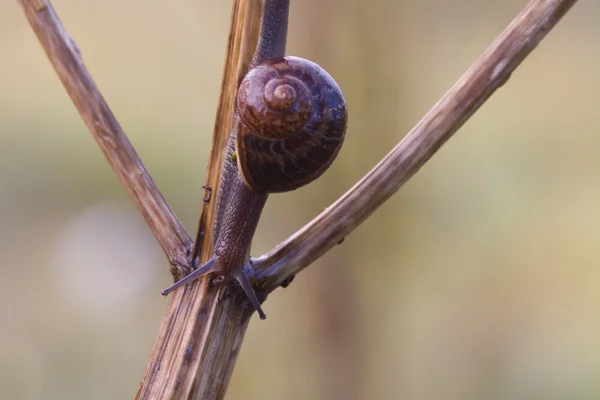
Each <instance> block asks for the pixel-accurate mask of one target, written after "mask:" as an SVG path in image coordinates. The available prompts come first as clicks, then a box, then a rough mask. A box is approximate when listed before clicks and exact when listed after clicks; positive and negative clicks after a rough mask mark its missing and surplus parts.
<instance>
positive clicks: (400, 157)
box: [247, 0, 577, 292]
mask: <svg viewBox="0 0 600 400" xmlns="http://www.w3.org/2000/svg"><path fill="white" fill-rule="evenodd" d="M576 2H577V0H533V1H531V2H530V3H529V4H528V5H527V6H526V7H525V9H524V10H523V11H522V12H521V13H520V14H519V15H518V16H517V17H516V18H515V19H514V20H513V21H512V22H511V24H510V25H509V26H508V27H507V28H506V29H505V30H504V32H502V34H501V35H500V36H499V37H498V38H497V39H496V40H495V41H494V43H492V45H491V46H490V47H489V48H488V49H487V50H486V51H485V52H484V53H483V54H482V55H481V57H479V59H478V60H477V61H475V63H474V64H473V65H472V66H471V68H469V70H468V71H467V72H466V73H465V74H464V75H463V76H462V77H461V78H460V79H459V80H458V82H456V84H455V85H454V86H453V87H452V88H451V89H450V90H449V91H448V92H447V93H446V95H444V97H442V99H441V100H440V101H439V102H438V103H437V104H436V105H435V106H434V107H433V108H432V109H431V110H430V111H429V112H428V113H427V114H426V115H425V116H424V117H423V119H422V120H421V121H420V122H419V123H418V124H417V125H416V126H415V127H414V128H413V129H412V130H411V131H410V133H409V134H408V135H406V137H405V138H404V139H403V140H402V141H401V142H400V143H399V144H398V145H397V146H396V147H395V148H394V149H393V150H392V151H391V152H390V153H389V154H388V155H387V156H386V157H385V158H384V159H383V160H381V161H380V162H379V164H377V166H375V168H373V169H372V170H371V171H370V172H369V173H368V174H367V175H366V176H364V177H363V178H362V179H361V180H360V181H359V182H358V183H357V184H356V185H354V187H352V188H351V189H350V190H348V191H347V192H346V193H345V194H344V195H343V196H342V197H341V198H339V199H338V200H337V201H336V202H335V203H333V204H332V205H331V206H330V207H328V208H327V209H326V210H325V211H324V212H323V213H321V215H319V216H318V217H316V218H315V219H313V220H312V221H311V222H309V223H308V224H307V225H306V226H304V227H303V228H302V229H300V230H299V231H298V232H296V233H295V234H294V235H292V236H291V237H289V238H288V239H286V240H285V241H284V242H282V243H281V244H280V245H278V246H277V247H276V248H275V249H273V250H272V251H270V252H269V253H267V254H266V255H264V256H262V257H260V258H257V259H254V260H252V266H248V268H247V269H248V270H249V271H252V272H253V273H254V277H255V278H258V279H260V280H261V283H260V286H261V287H262V289H263V290H265V291H267V292H269V291H272V290H274V289H276V288H277V287H278V286H279V285H281V283H282V282H284V281H285V279H286V278H288V277H289V276H292V275H293V274H296V273H298V272H300V271H301V270H302V269H304V268H306V267H307V266H308V265H310V264H311V263H312V262H313V261H314V260H316V259H317V258H319V257H320V256H321V255H323V254H324V253H325V252H326V251H328V250H329V249H331V248H332V247H334V246H335V245H336V244H337V243H339V242H340V241H341V240H342V239H343V238H344V237H346V236H347V235H348V234H349V233H351V232H352V231H353V230H354V229H355V228H356V227H358V226H359V225H360V224H361V223H362V222H363V221H364V220H365V219H366V218H367V217H368V216H369V215H371V214H372V213H373V212H374V211H375V210H376V209H377V208H378V207H379V206H380V205H382V204H383V203H384V202H385V201H386V200H387V199H389V198H390V197H391V196H392V195H393V194H394V193H395V192H396V191H397V190H398V189H400V187H402V185H403V184H404V183H405V182H406V181H407V180H408V179H410V177H412V176H413V175H414V174H415V173H416V172H417V171H418V170H419V168H421V167H422V166H423V165H424V164H425V162H427V160H429V158H431V156H432V155H433V154H435V152H436V151H437V150H438V149H439V148H440V147H441V146H442V145H443V144H444V143H445V142H446V141H447V140H448V139H449V138H450V137H451V136H452V135H453V134H454V133H455V132H456V131H457V130H458V129H459V128H460V127H461V126H462V125H463V124H464V123H465V122H466V121H467V120H468V119H469V117H471V115H473V114H474V113H475V111H477V110H478V109H479V107H481V105H482V104H483V103H484V102H485V101H486V100H487V99H488V98H489V97H490V96H491V95H492V94H493V93H494V91H496V89H498V88H499V87H500V86H502V85H503V84H504V83H506V81H507V80H508V78H509V77H510V74H511V73H512V72H513V71H514V70H515V69H516V68H517V67H518V66H519V64H520V63H521V61H523V60H524V59H525V57H527V55H528V54H529V53H530V52H531V51H532V50H533V49H534V48H535V47H536V46H537V45H538V43H539V42H540V41H541V40H542V39H543V38H544V36H546V34H547V33H548V32H549V31H550V30H551V29H552V28H553V27H554V25H556V23H557V22H558V21H559V20H560V19H561V17H562V16H564V15H565V14H566V12H567V11H568V10H569V9H570V8H571V6H573V4H575V3H576Z"/></svg>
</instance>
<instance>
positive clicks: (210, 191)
mask: <svg viewBox="0 0 600 400" xmlns="http://www.w3.org/2000/svg"><path fill="white" fill-rule="evenodd" d="M202 189H204V190H206V191H207V192H208V194H207V195H206V197H204V198H203V199H202V201H203V202H205V203H208V202H209V201H210V199H211V197H212V186H210V185H202Z"/></svg>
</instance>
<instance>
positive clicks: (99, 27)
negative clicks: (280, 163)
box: [0, 0, 600, 400]
mask: <svg viewBox="0 0 600 400" xmlns="http://www.w3.org/2000/svg"><path fill="white" fill-rule="evenodd" d="M292 3H293V4H292V14H291V21H290V34H289V45H288V53H289V54H294V55H298V56H302V57H305V58H309V59H312V60H314V61H316V62H318V63H320V64H321V65H323V66H324V67H325V68H326V69H327V70H329V72H330V73H331V74H332V75H333V76H334V77H335V78H336V79H337V80H338V82H339V84H340V86H341V87H342V89H343V90H344V92H345V94H346V97H347V101H348V105H349V109H350V125H349V129H348V133H347V140H346V143H345V145H344V148H343V150H342V152H341V154H340V156H339V158H338V159H337V161H336V162H335V163H334V165H333V166H332V167H331V169H330V170H329V171H328V172H327V173H326V174H325V175H324V176H323V177H322V179H320V180H319V181H317V182H315V183H314V184H311V185H310V186H309V187H306V188H303V189H301V190H298V191H296V192H293V193H289V194H280V195H276V196H272V198H271V199H270V200H269V203H268V205H267V209H266V211H265V213H264V217H263V219H262V221H261V224H260V226H259V231H258V235H257V237H256V239H255V244H254V250H253V254H254V255H260V254H262V253H263V252H265V251H267V250H269V249H270V248H272V247H273V246H274V245H275V244H277V243H278V242H279V241H281V240H283V239H284V238H285V237H287V235H289V234H291V233H293V232H294V231H295V230H296V229H298V228H299V227H301V226H302V225H303V224H304V223H306V222H308V221H309V220H310V219H311V218H312V217H313V216H315V215H316V214H318V213H319V212H320V211H321V210H322V209H323V208H324V207H326V206H327V205H329V204H330V203H331V202H333V201H334V200H335V199H336V198H337V197H338V196H340V195H341V194H342V193H343V192H344V191H345V190H346V189H348V188H349V187H350V186H351V185H352V184H353V183H354V182H355V181H356V180H358V179H359V178H360V177H361V176H362V175H363V174H365V173H366V172H367V171H368V170H369V169H370V168H371V167H373V166H374V165H375V164H376V163H377V161H378V160H379V159H380V158H381V157H383V156H384V155H385V154H386V153H387V152H388V151H389V150H390V149H391V148H392V146H393V145H395V144H396V143H397V142H398V141H399V140H400V139H401V138H402V137H403V135H404V134H405V133H406V132H408V131H409V129H410V128H411V127H412V126H413V125H414V124H415V123H416V122H417V121H418V120H419V119H420V118H421V116H422V115H423V114H424V113H425V112H426V111H427V110H428V109H429V108H430V107H431V106H432V105H433V104H434V103H435V102H436V101H437V100H438V98H439V97H440V96H441V95H443V94H444V93H445V92H446V90H447V89H448V88H449V87H450V86H451V85H452V84H453V83H454V82H455V81H456V80H457V78H458V77H459V76H460V75H462V73H463V72H464V71H465V70H466V69H467V68H468V67H469V65H470V64H471V63H472V62H473V61H474V60H475V59H476V58H477V57H478V56H479V54H480V53H481V52H483V50H484V49H485V48H486V47H487V46H488V45H489V44H490V43H491V42H492V40H493V39H494V38H495V37H496V36H497V35H498V34H499V33H500V32H501V31H502V30H503V29H504V27H505V26H506V25H507V24H508V23H509V22H510V21H511V20H512V18H513V17H514V16H515V15H516V14H517V13H518V12H519V11H520V10H521V8H522V7H523V6H524V5H525V3H526V1H525V0H518V1H517V0H510V1H509V0H505V1H491V0H487V1H481V0H455V1H443V0H422V1H419V2H416V1H408V0H406V1H393V0H371V1H368V2H367V1H359V0H343V1H342V0H338V1H333V0H303V1H294V2H292ZM579 3H580V4H577V5H576V6H575V7H574V9H573V10H572V11H571V12H570V13H569V14H568V15H567V16H566V17H565V19H564V20H563V21H562V22H561V23H560V24H559V25H558V27H557V28H556V29H555V30H553V31H552V32H551V33H550V34H549V36H548V37H547V38H546V40H544V41H543V42H542V44H541V45H540V46H539V47H538V49H536V50H535V51H534V53H533V54H532V55H531V56H530V57H529V58H528V59H527V60H526V61H525V62H524V63H523V65H522V66H521V67H520V68H519V69H518V70H517V71H516V72H515V73H514V74H513V75H512V77H511V79H510V80H509V82H508V83H507V84H506V85H505V86H504V87H502V88H501V89H500V90H499V91H498V92H497V93H496V94H495V95H494V96H493V97H492V98H491V100H490V101H489V102H487V103H486V104H485V105H484V106H483V108H482V109H481V110H480V111H479V112H478V113H477V114H476V115H475V116H474V117H473V118H472V119H471V120H470V121H468V123H467V124H466V125H465V126H464V127H463V128H462V129H461V130H460V131H459V132H458V134H457V135H456V136H455V137H453V138H452V139H451V140H450V141H449V142H448V143H447V144H446V145H445V146H444V147H443V149H442V150H441V151H440V152H439V153H438V154H437V155H436V156H435V157H434V158H433V159H432V160H431V161H430V162H429V163H428V164H427V165H426V166H425V167H424V168H423V169H422V170H421V171H420V172H419V173H418V174H417V175H416V176H415V177H414V179H412V180H411V181H410V182H409V183H408V184H407V185H406V186H405V187H404V188H402V190H401V191H400V192H399V193H398V194H397V195H395V196H394V197H393V198H392V199H391V200H390V201H389V202H388V203H386V204H385V205H384V206H383V207H382V208H381V209H380V210H378V211H377V212H376V213H375V214H374V215H373V216H372V217H371V218H369V219H368V220H367V221H366V222H365V223H364V224H363V225H362V226H361V227H360V228H359V229H357V230H356V231H355V232H354V233H353V234H352V235H350V236H349V237H348V238H347V239H346V241H345V242H344V243H343V244H342V245H341V246H337V247H336V248H335V249H333V250H332V251H331V252H329V253H328V254H327V255H326V256H324V257H323V258H321V259H320V260H319V261H318V262H316V263H315V264H314V265H313V266H311V267H310V268H308V269H307V270H306V271H305V272H303V273H302V274H300V275H299V276H298V277H297V278H296V280H295V281H294V283H293V284H292V285H291V286H290V287H289V288H287V289H285V290H278V291H276V292H275V293H273V294H272V295H271V296H270V298H269V300H268V301H267V302H266V303H265V306H264V307H265V310H266V312H267V313H268V315H269V318H268V319H267V320H266V321H259V320H258V319H254V320H253V321H252V323H251V325H250V328H249V330H248V333H247V335H246V339H245V342H244V346H243V350H242V353H241V355H240V357H239V361H238V364H237V367H236V369H235V372H234V375H233V379H232V382H231V386H230V389H229V392H228V396H227V397H228V398H229V399H292V400H293V399H350V400H352V399H357V400H358V399H415V400H429V399H446V400H452V399H456V400H459V399H460V400H466V399H511V400H515V399H598V398H600V312H599V310H600V207H599V204H600V122H599V117H600V112H599V108H598V92H599V91H600V76H599V73H598V71H600V45H599V44H600V24H599V23H598V21H600V4H599V3H598V2H595V1H581V2H579ZM54 5H55V7H56V9H57V11H58V13H59V15H60V16H61V18H62V20H63V23H64V24H65V26H66V28H67V30H68V31H69V32H70V34H71V35H72V36H73V37H74V38H75V39H76V41H77V42H78V44H79V46H80V48H81V50H82V52H83V55H84V58H85V61H86V64H87V66H88V68H89V69H90V71H91V73H92V75H93V76H94V78H95V79H96V81H97V83H98V85H99V87H100V88H101V90H102V91H103V93H104V95H105V97H106V99H107V101H108V103H109V104H110V105H111V107H112V109H113V111H114V112H115V114H116V116H117V118H118V119H119V121H120V122H121V124H122V126H123V128H124V129H125V131H126V132H127V134H128V135H129V137H130V139H131V141H132V142H133V144H134V145H135V147H136V149H137V151H138V153H139V154H140V156H141V157H142V159H143V160H144V162H145V163H146V165H147V167H148V169H149V171H150V172H151V173H152V175H153V177H154V178H155V180H156V182H157V184H158V186H159V187H160V188H161V190H162V191H163V193H164V195H165V197H166V198H167V200H168V201H169V202H170V204H171V205H172V207H173V208H174V210H175V211H176V213H177V215H178V216H179V217H180V218H181V219H182V221H183V223H184V225H185V227H186V228H187V229H188V232H189V233H190V234H191V235H193V234H194V233H195V229H196V221H197V218H198V215H199V204H200V201H201V200H200V199H201V197H202V196H203V192H202V190H201V188H200V186H201V185H202V184H203V183H204V177H205V172H206V163H207V156H208V150H209V146H210V139H211V135H212V127H213V121H214V116H215V110H216V104H217V99H218V94H219V87H220V82H221V71H222V67H223V61H224V52H225V45H226V40H227V32H228V29H229V21H230V19H229V18H230V7H231V5H230V2H229V1H208V0H196V1H191V0H187V1H170V2H165V1H157V0H145V1H139V0H137V1H134V0H130V1H117V0H103V1H93V0H86V1H81V0H56V1H54ZM0 51H1V54H2V56H1V59H0V71H1V74H0V398H2V399H65V400H66V399H81V398H86V399H127V398H132V397H133V396H134V394H135V392H136V390H137V387H138V384H139V381H140V379H141V377H142V374H143V372H144V369H145V365H146V362H147V360H148V357H149V355H150V351H151V348H152V344H153V342H154V339H155V336H156V334H157V332H158V328H159V326H160V323H161V319H162V316H163V315H164V312H165V309H166V306H167V303H168V301H169V300H168V299H165V298H163V297H162V296H160V290H161V289H162V288H164V287H165V286H167V285H168V284H170V283H171V277H170V274H169V272H168V265H167V262H166V260H165V257H164V256H163V254H162V253H161V251H160V249H159V246H158V245H157V243H156V241H155V240H154V238H153V237H152V236H151V234H150V233H149V230H148V229H147V227H146V225H145V222H144V221H143V220H142V218H141V217H140V215H139V214H138V213H137V211H136V209H135V208H134V207H133V206H132V204H131V202H130V201H129V199H128V197H127V195H126V193H125V191H124V190H123V189H122V188H121V186H120V185H119V183H118V181H117V179H116V177H115V176H114V175H113V173H112V171H111V170H110V168H109V167H108V164H107V163H106V162H105V160H104V159H103V156H102V155H101V153H100V151H99V149H98V148H97V146H96V144H95V142H94V141H93V139H92V138H91V136H90V134H89V133H88V131H87V129H86V128H85V126H84V124H83V123H82V121H81V119H80V118H79V116H78V114H77V112H76V111H75V108H74V106H73V105H72V103H71V101H70V100H69V98H68V97H67V95H66V93H65V91H64V89H63V88H62V86H61V84H60V83H59V80H58V78H57V77H56V76H55V73H54V71H53V69H52V68H51V66H50V64H49V62H48V61H47V59H46V57H45V55H44V53H43V51H42V49H41V47H40V46H39V44H38V42H37V39H36V38H35V36H34V35H33V33H32V31H31V29H30V27H29V25H28V24H27V22H26V20H25V18H24V17H23V15H22V13H21V9H20V8H19V6H18V4H17V2H15V1H2V2H0Z"/></svg>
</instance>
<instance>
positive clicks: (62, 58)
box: [19, 0, 192, 278]
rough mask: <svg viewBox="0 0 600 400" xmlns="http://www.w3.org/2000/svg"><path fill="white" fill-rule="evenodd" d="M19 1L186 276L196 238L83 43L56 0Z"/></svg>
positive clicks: (176, 272) (93, 129)
mask: <svg viewBox="0 0 600 400" xmlns="http://www.w3.org/2000/svg"><path fill="white" fill-rule="evenodd" d="M19 3H20V4H21V6H22V7H23V11H24V12H25V15H26V16H27V19H28V20H29V23H30V24H31V27H32V28H33V31H34V32H35V34H36V35H37V37H38V39H39V41H40V43H41V44H42V47H43V48H44V50H45V52H46V55H47V56H48V58H49V59H50V62H51V63H52V66H53V67H54V69H55V70H56V73H57V74H58V76H59V78H60V80H61V81H62V83H63V85H64V87H65V89H66V90H67V93H68V94H69V96H70V97H71V100H73V103H74V104H75V107H77V110H78V111H79V114H81V117H82V118H83V120H84V122H85V124H86V125H87V127H88V129H89V130H90V132H91V133H92V136H93V137H94V139H96V142H97V143H98V145H99V146H100V148H101V149H102V152H103V153H104V155H105V156H106V158H107V159H108V162H109V163H110V165H111V166H112V168H113V170H114V172H115V174H117V177H118V178H119V180H120V181H121V184H122V185H123V186H124V187H125V188H126V189H127V191H128V192H129V195H130V196H131V198H132V199H133V201H134V203H135V205H136V206H137V208H138V209H139V210H140V212H141V213H142V215H143V216H144V219H145V220H146V222H147V223H148V225H149V226H150V229H151V230H152V232H153V233H154V236H155V237H156V239H157V240H158V242H159V243H160V246H161V247H162V249H163V251H164V252H165V254H166V255H167V257H168V259H169V262H170V263H171V265H172V266H173V269H172V272H173V274H174V275H175V277H176V278H178V277H179V276H181V272H183V271H179V268H186V266H187V264H188V263H187V261H186V259H187V258H188V257H189V256H188V253H189V251H190V250H191V246H192V241H191V239H190V238H189V236H188V235H187V233H186V232H185V230H184V229H183V227H182V226H181V223H180V222H179V220H178V219H177V217H176V216H175V214H174V213H173V211H172V210H171V209H170V208H169V205H168V204H167V202H166V201H165V199H164V198H163V196H162V194H161V193H160V190H158V188H157V187H156V185H155V184H154V181H153V180H152V178H151V177H150V175H149V174H148V171H147V170H146V168H145V167H144V164H143V163H142V161H141V160H140V158H139V157H138V155H137V154H136V152H135V150H134V149H133V146H132V145H131V143H130V142H129V140H128V139H127V136H125V133H124V132H123V130H122V129H121V126H120V125H119V123H118V122H117V120H116V118H115V116H114V115H113V113H112V112H111V110H110V108H109V107H108V105H107V104H106V101H105V100H104V98H103V97H102V94H101V93H100V91H99V90H98V87H97V86H96V84H95V83H94V80H93V79H92V77H91V76H90V74H89V72H88V71H87V69H86V68H85V65H84V63H83V59H82V57H81V52H80V50H79V48H78V47H77V44H76V43H75V41H74V40H73V39H72V38H71V37H70V36H69V34H68V33H67V32H66V31H65V29H64V27H63V25H62V23H61V22H60V19H59V18H58V16H57V15H56V13H55V12H54V8H53V7H52V4H51V3H50V1H49V0H37V1H33V0H19ZM186 269H189V267H187V268H186Z"/></svg>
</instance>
